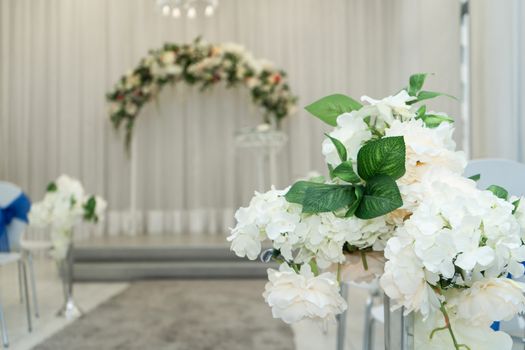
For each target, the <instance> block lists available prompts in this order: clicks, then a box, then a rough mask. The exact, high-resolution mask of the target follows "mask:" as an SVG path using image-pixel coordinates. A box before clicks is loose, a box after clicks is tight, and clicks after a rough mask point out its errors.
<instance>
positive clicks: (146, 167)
mask: <svg viewBox="0 0 525 350" xmlns="http://www.w3.org/2000/svg"><path fill="white" fill-rule="evenodd" d="M153 4H154V1H153V0H89V1H87V0H0V40H1V41H0V54H1V70H0V84H1V92H0V149H1V150H2V152H1V153H0V178H3V179H8V180H11V181H13V182H16V183H18V184H20V185H21V186H22V187H23V188H24V189H26V191H27V192H28V193H29V194H30V195H31V196H32V197H33V198H34V199H37V198H39V197H40V196H41V195H42V193H43V190H44V187H45V184H46V183H47V182H48V181H49V180H50V179H53V178H54V177H56V176H57V175H59V174H60V173H68V174H71V175H73V176H77V177H79V178H80V179H81V180H82V181H83V183H84V184H85V187H86V188H87V189H88V191H91V192H98V193H101V194H102V195H103V196H105V197H106V198H107V199H108V200H109V203H110V205H111V209H112V211H113V212H114V213H115V215H112V216H111V217H110V219H111V220H110V221H111V222H110V231H111V232H114V233H117V232H118V231H120V230H123V228H122V226H121V221H120V220H121V217H120V216H118V215H116V214H117V213H118V212H119V211H123V210H125V209H126V208H127V206H128V203H129V160H128V159H127V157H126V154H125V152H124V148H123V140H122V137H121V135H116V134H115V132H114V131H113V130H112V127H111V125H110V123H109V122H108V118H107V115H106V107H105V101H104V94H105V92H106V91H107V90H108V89H109V88H110V87H111V86H112V84H114V83H115V82H116V80H117V79H118V78H119V76H120V75H122V74H123V73H124V72H125V71H126V70H127V69H129V68H131V67H133V66H134V65H135V64H136V63H137V62H138V60H139V59H140V58H141V57H142V56H143V55H144V54H145V53H146V52H147V50H148V49H150V48H156V47H159V46H160V45H161V44H162V43H163V42H165V41H175V42H180V41H189V40H192V39H193V38H195V37H196V36H197V35H199V34H202V35H203V37H204V38H205V39H207V40H208V41H212V42H213V41H216V42H220V41H234V42H238V43H240V44H243V45H245V46H246V47H247V48H248V49H250V50H251V51H253V52H254V54H255V55H256V56H258V57H266V58H268V59H270V60H272V61H274V62H275V63H276V64H277V65H278V66H281V67H283V68H284V69H285V70H286V71H287V72H288V73H289V77H290V82H291V86H292V88H293V91H294V92H295V93H296V94H297V95H298V96H299V97H300V100H299V105H300V106H304V105H306V104H307V103H309V102H312V101H313V100H315V99H317V98H320V97H322V96H324V95H327V94H330V93H333V92H342V93H347V94H350V95H352V96H355V97H360V96H361V95H363V94H367V95H370V96H372V97H381V96H384V95H386V94H391V93H394V92H396V91H397V90H398V89H399V88H401V87H402V86H404V85H405V84H406V81H407V79H408V76H409V74H410V73H413V72H420V71H424V72H434V73H436V75H435V76H434V77H432V78H430V81H429V85H428V88H429V89H434V90H438V91H444V92H448V93H451V94H453V95H457V96H458V95H459V93H460V83H459V73H458V72H459V3H458V2H457V1H456V0H425V1H419V0H392V1H384V0H329V1H327V0H221V1H220V7H219V11H218V12H217V15H216V16H215V17H214V18H212V19H207V20H203V19H198V20H195V21H187V20H178V21H177V20H169V19H164V18H161V17H160V16H159V15H158V14H157V13H155V11H154V6H153ZM433 106H434V108H435V109H439V110H444V111H446V112H448V113H450V114H451V115H452V116H458V113H459V105H458V103H457V102H454V101H453V100H447V99H440V100H438V101H436V102H433ZM160 107H161V108H160V110H159V111H157V110H156V109H155V107H154V106H150V107H149V108H146V109H145V110H143V112H142V114H141V116H140V122H139V124H138V127H137V130H136V131H137V137H138V138H137V141H138V147H139V150H140V151H139V154H138V162H139V179H138V182H139V202H140V203H141V208H142V209H144V211H146V212H148V213H149V214H148V215H149V216H148V217H149V218H150V219H151V220H150V224H149V228H147V230H149V231H163V230H164V231H187V230H191V231H222V230H223V228H224V227H227V226H228V225H230V224H231V217H232V213H233V210H234V208H236V207H237V206H239V205H240V204H246V201H247V199H248V197H249V195H250V193H251V191H252V190H253V189H254V187H255V180H254V179H253V177H254V172H253V162H249V159H248V158H247V157H246V156H237V157H236V156H235V154H234V148H233V141H232V136H233V134H234V132H235V131H236V130H238V129H239V128H240V127H241V126H242V125H250V124H251V125H253V124H254V123H255V122H256V120H257V118H258V114H257V113H258V112H257V111H256V110H254V108H253V107H251V105H250V103H249V99H248V97H247V94H246V92H243V91H225V90H224V89H216V90H214V91H211V92H206V93H205V94H201V93H199V92H197V91H195V90H193V89H191V88H187V87H183V86H181V87H176V88H174V89H173V90H170V89H168V91H165V92H163V94H162V95H161V97H160ZM458 117H459V116H458ZM458 119H459V118H458ZM457 124H458V125H457V127H458V129H459V134H458V135H457V137H458V138H460V137H461V123H457ZM285 128H286V130H287V131H288V132H289V135H290V142H289V144H288V146H287V148H286V149H285V150H284V152H283V154H282V157H281V159H280V175H281V178H280V181H279V182H280V183H278V184H277V185H279V186H281V187H282V186H284V185H286V184H288V183H290V182H291V180H292V179H293V178H295V177H297V176H301V175H304V174H305V173H306V172H308V171H309V170H312V169H317V170H321V171H322V170H324V169H323V168H324V166H323V162H322V157H321V154H320V143H321V140H322V137H323V136H322V131H323V129H325V128H324V127H323V126H321V123H320V122H318V121H317V120H314V119H313V118H311V117H309V116H308V115H307V114H306V113H305V112H303V111H302V110H301V111H300V112H299V113H298V114H297V115H294V116H293V117H291V118H290V119H289V120H288V121H287V122H286V123H285ZM155 213H156V214H157V216H155V215H154V214H155ZM190 217H193V218H197V219H196V220H191V219H190ZM155 218H156V219H155ZM190 221H191V222H194V223H197V224H198V225H197V226H191V225H190V224H189V222H190ZM154 223H156V224H155V225H154V226H156V227H155V228H154V227H153V226H152V225H153V224H154ZM200 224H202V225H203V226H202V227H201V226H199V225H200Z"/></svg>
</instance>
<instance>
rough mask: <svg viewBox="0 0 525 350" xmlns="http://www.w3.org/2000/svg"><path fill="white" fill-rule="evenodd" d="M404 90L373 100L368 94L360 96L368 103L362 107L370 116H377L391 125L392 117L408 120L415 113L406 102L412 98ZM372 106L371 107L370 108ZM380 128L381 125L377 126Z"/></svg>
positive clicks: (412, 98)
mask: <svg viewBox="0 0 525 350" xmlns="http://www.w3.org/2000/svg"><path fill="white" fill-rule="evenodd" d="M414 99H415V97H413V96H410V95H409V94H408V92H406V90H401V91H400V92H399V93H397V94H396V95H394V96H388V97H385V98H383V99H382V100H375V99H373V98H371V97H368V96H363V97H361V100H362V101H364V102H368V103H369V104H370V105H369V106H365V107H364V108H365V109H367V110H368V114H369V115H370V116H371V117H377V118H379V119H380V121H382V122H384V123H386V125H387V126H388V125H391V124H392V122H393V121H394V119H397V118H401V120H409V119H412V118H414V116H415V113H414V112H412V111H411V106H410V105H408V104H407V102H409V101H412V100H414ZM371 107H372V108H371ZM379 128H380V129H381V126H379Z"/></svg>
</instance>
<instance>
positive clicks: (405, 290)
mask: <svg viewBox="0 0 525 350" xmlns="http://www.w3.org/2000/svg"><path fill="white" fill-rule="evenodd" d="M412 245H413V240H412V239H410V237H408V236H407V235H403V233H401V234H400V235H399V236H398V237H393V238H391V239H390V240H389V241H388V243H387V246H386V249H385V257H386V258H387V259H388V261H387V262H386V264H385V272H384V273H383V276H381V279H380V284H381V288H382V289H383V290H384V292H385V293H386V294H387V295H388V296H389V297H390V298H391V299H392V300H393V302H394V305H393V306H394V307H395V308H399V307H402V306H404V307H405V309H406V313H407V314H408V313H410V312H412V311H419V312H420V313H421V314H422V315H423V316H424V317H425V318H426V317H428V316H429V315H430V314H432V313H433V312H435V311H436V310H438V309H439V306H440V297H439V296H438V295H437V294H436V293H435V292H434V291H433V290H432V288H431V287H430V285H429V284H428V282H427V280H428V279H429V278H432V277H433V276H431V275H430V274H429V275H428V276H427V275H426V274H425V270H424V269H423V263H422V262H421V260H420V259H419V258H418V257H417V256H416V254H415V252H414V249H413V247H412ZM436 281H437V280H434V281H433V282H436Z"/></svg>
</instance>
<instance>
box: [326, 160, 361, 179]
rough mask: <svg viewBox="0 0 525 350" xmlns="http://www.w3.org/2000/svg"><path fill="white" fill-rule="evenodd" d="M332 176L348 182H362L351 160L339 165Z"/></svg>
mask: <svg viewBox="0 0 525 350" xmlns="http://www.w3.org/2000/svg"><path fill="white" fill-rule="evenodd" d="M332 174H333V175H334V177H338V178H340V179H341V180H343V181H346V182H351V183H358V182H361V178H360V177H359V176H358V175H357V174H356V173H355V171H354V168H353V166H352V161H351V160H347V161H344V162H342V163H341V164H339V165H338V166H337V168H335V169H334V170H333V171H332Z"/></svg>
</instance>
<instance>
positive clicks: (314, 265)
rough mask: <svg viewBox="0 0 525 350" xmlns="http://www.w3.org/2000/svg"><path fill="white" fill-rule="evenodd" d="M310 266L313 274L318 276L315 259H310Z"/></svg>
mask: <svg viewBox="0 0 525 350" xmlns="http://www.w3.org/2000/svg"><path fill="white" fill-rule="evenodd" d="M310 267H311V268H312V272H313V273H314V275H315V276H319V267H318V266H317V263H316V261H315V260H313V259H312V260H310Z"/></svg>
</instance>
